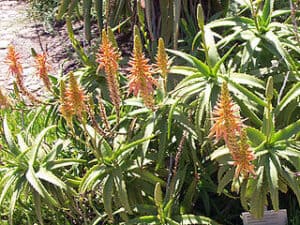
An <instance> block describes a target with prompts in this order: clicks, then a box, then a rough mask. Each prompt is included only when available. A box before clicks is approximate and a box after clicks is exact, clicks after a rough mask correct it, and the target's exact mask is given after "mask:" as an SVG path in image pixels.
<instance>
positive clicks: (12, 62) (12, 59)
mask: <svg viewBox="0 0 300 225" xmlns="http://www.w3.org/2000/svg"><path fill="white" fill-rule="evenodd" d="M5 63H6V64H7V65H8V66H9V72H10V73H11V74H12V75H13V76H15V77H16V76H22V74H23V67H22V64H21V63H20V55H19V53H17V52H16V50H15V47H14V46H13V45H9V46H8V52H7V56H6V58H5ZM22 79H23V77H22Z"/></svg>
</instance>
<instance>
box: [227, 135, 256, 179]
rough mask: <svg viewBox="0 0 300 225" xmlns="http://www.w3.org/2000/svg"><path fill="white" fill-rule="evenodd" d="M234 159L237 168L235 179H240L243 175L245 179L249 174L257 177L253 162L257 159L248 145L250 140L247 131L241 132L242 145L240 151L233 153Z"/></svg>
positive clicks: (240, 144)
mask: <svg viewBox="0 0 300 225" xmlns="http://www.w3.org/2000/svg"><path fill="white" fill-rule="evenodd" d="M231 154H232V158H233V160H234V165H235V166H236V170H235V175H234V176H235V177H239V175H240V174H242V175H243V176H245V177H248V175H249V173H250V174H253V175H254V176H255V175H256V173H255V171H254V165H253V164H252V161H253V160H254V159H255V156H254V153H253V151H252V150H251V149H250V146H249V144H248V138H247V134H246V131H245V130H244V129H242V130H241V133H240V143H239V149H238V151H232V152H231Z"/></svg>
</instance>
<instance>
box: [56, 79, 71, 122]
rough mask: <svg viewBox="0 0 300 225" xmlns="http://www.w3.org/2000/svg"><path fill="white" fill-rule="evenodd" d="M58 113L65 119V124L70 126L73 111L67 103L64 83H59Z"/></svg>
mask: <svg viewBox="0 0 300 225" xmlns="http://www.w3.org/2000/svg"><path fill="white" fill-rule="evenodd" d="M59 110H60V113H61V114H62V116H63V117H64V118H65V120H66V121H67V123H68V124H69V125H70V124H71V122H72V117H73V114H74V111H73V109H72V105H71V103H70V102H69V100H68V98H67V90H66V84H65V82H64V81H61V82H60V107H59Z"/></svg>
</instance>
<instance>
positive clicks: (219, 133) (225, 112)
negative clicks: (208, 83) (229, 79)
mask: <svg viewBox="0 0 300 225" xmlns="http://www.w3.org/2000/svg"><path fill="white" fill-rule="evenodd" d="M213 116H214V118H213V121H214V122H215V123H214V125H213V126H212V128H211V130H210V134H209V137H212V136H215V138H216V141H219V140H220V139H221V138H223V139H224V140H225V142H227V139H228V133H229V132H233V133H235V132H237V131H240V130H241V126H242V121H241V118H240V116H239V110H238V108H237V106H236V105H235V104H234V103H233V101H232V99H231V97H230V94H229V90H228V86H227V83H226V82H224V83H223V85H222V89H221V95H220V96H219V101H218V103H217V105H216V106H215V108H214V110H213Z"/></svg>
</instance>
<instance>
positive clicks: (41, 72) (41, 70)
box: [35, 53, 51, 90]
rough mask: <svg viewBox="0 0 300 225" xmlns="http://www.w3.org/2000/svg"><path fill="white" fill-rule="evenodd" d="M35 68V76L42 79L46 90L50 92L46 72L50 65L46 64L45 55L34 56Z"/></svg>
mask: <svg viewBox="0 0 300 225" xmlns="http://www.w3.org/2000/svg"><path fill="white" fill-rule="evenodd" d="M35 67H36V70H37V75H38V76H39V77H40V78H41V79H42V81H43V82H44V84H45V86H46V88H47V89H48V90H51V83H50V80H49V77H48V72H49V70H50V68H51V67H50V65H49V64H48V63H47V57H46V54H45V53H43V54H37V55H36V56H35Z"/></svg>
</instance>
